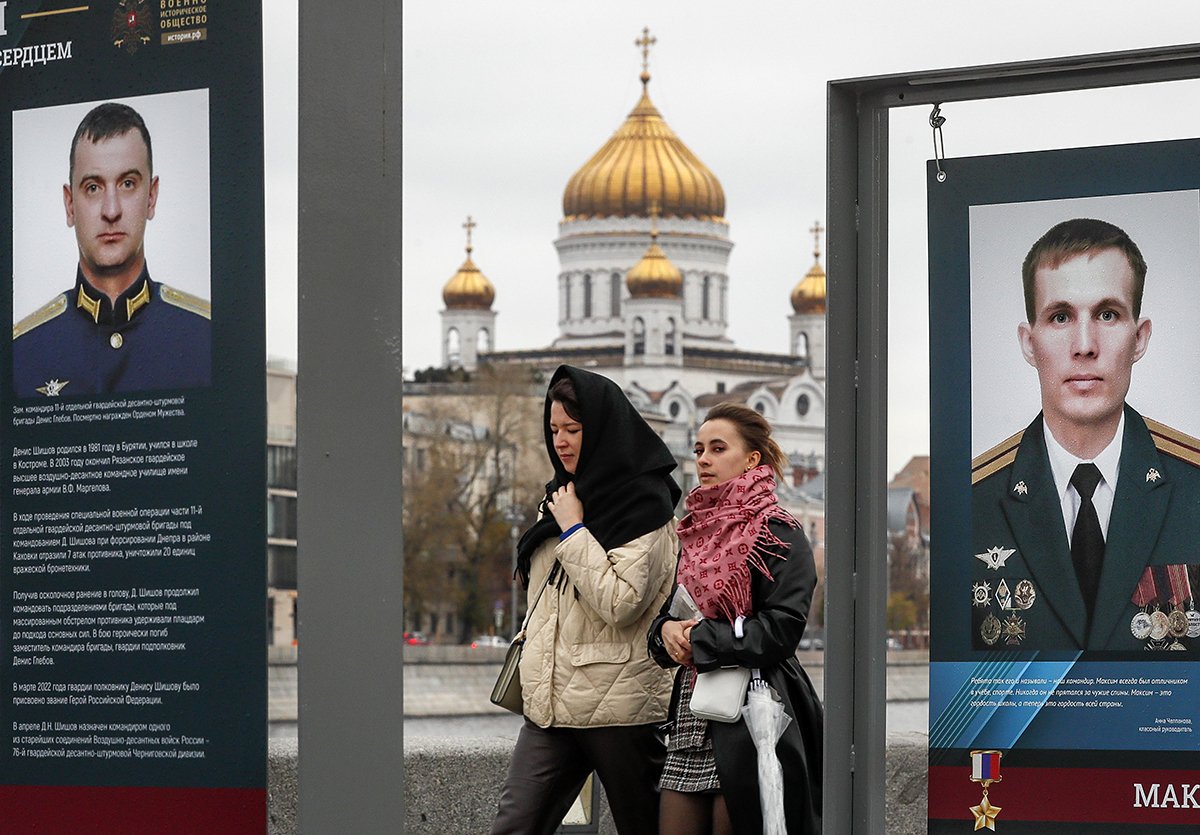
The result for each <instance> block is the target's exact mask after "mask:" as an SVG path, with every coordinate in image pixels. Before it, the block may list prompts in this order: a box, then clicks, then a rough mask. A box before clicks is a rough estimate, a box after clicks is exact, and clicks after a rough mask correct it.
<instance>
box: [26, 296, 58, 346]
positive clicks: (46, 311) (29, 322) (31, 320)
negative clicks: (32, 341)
mask: <svg viewBox="0 0 1200 835" xmlns="http://www.w3.org/2000/svg"><path fill="white" fill-rule="evenodd" d="M66 309H67V294H66V293H59V294H58V295H57V296H55V297H54V298H53V299H51V300H50V301H48V302H46V303H45V304H44V305H42V306H41V307H39V308H38V309H37V310H35V311H33V313H30V314H29V315H28V316H26V317H25V318H24V319H22V320H21V321H20V322H17V323H16V324H15V325H13V339H16V338H17V337H18V336H23V335H24V334H27V333H29V332H30V331H31V330H33V329H34V328H36V327H37V326H38V325H44V324H46V323H47V322H49V321H50V320H51V319H53V318H54V317H55V316H58V315H59V314H60V313H62V312H63V311H64V310H66Z"/></svg>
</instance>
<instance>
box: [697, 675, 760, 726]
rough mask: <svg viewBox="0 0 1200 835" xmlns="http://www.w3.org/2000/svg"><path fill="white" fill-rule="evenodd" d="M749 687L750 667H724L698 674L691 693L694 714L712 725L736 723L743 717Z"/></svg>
mask: <svg viewBox="0 0 1200 835" xmlns="http://www.w3.org/2000/svg"><path fill="white" fill-rule="evenodd" d="M749 686H750V668H749V667H722V668H721V669H719V670H709V671H708V672H707V673H698V674H697V675H696V687H695V689H693V690H692V702H691V709H692V713H694V714H695V715H696V716H699V717H700V718H701V719H708V720H709V721H711V722H736V721H738V720H739V719H741V718H742V705H744V704H745V703H746V689H747V688H748V687H749Z"/></svg>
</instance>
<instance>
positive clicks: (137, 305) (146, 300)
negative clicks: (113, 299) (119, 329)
mask: <svg viewBox="0 0 1200 835" xmlns="http://www.w3.org/2000/svg"><path fill="white" fill-rule="evenodd" d="M148 304H150V281H149V279H142V289H140V290H138V291H137V292H136V293H134V294H133V295H132V296H129V297H128V298H126V299H125V319H126V321H132V320H133V314H135V313H137V312H138V311H139V310H140V309H141V308H143V307H145V306H146V305H148Z"/></svg>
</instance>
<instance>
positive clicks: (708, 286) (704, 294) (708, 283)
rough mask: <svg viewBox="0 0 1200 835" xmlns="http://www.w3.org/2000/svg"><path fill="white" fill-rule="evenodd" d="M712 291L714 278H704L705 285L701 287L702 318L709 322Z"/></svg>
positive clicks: (707, 276)
mask: <svg viewBox="0 0 1200 835" xmlns="http://www.w3.org/2000/svg"><path fill="white" fill-rule="evenodd" d="M711 290H712V276H709V275H706V276H704V283H703V284H702V285H701V287H700V318H701V319H703V320H704V321H706V322H707V321H708V294H709V292H710V291H711Z"/></svg>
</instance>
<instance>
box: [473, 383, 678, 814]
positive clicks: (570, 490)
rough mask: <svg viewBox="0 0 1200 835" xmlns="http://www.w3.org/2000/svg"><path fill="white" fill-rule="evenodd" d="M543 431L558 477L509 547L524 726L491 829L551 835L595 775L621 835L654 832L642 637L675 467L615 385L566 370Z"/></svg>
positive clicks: (674, 491)
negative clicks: (514, 563)
mask: <svg viewBox="0 0 1200 835" xmlns="http://www.w3.org/2000/svg"><path fill="white" fill-rule="evenodd" d="M544 429H545V435H546V450H547V453H548V454H549V457H550V462H551V464H552V465H553V466H554V478H553V479H552V480H551V481H550V482H549V483H548V484H547V485H546V498H545V500H544V501H543V502H542V505H541V507H540V508H539V510H540V511H541V513H540V515H539V519H538V521H537V522H536V523H534V525H533V526H532V527H531V528H530V529H529V530H528V531H526V532H525V535H524V536H523V537H522V538H521V542H520V544H519V545H518V568H517V571H518V573H519V575H520V576H521V578H522V580H523V581H524V583H525V585H526V588H527V590H528V597H527V606H528V607H529V608H530V616H529V624H528V627H527V628H526V643H525V649H524V652H523V654H522V657H521V666H520V670H521V689H522V696H523V698H524V703H525V705H524V707H525V710H524V713H525V723H524V725H523V726H522V727H521V731H520V734H519V735H518V737H517V744H516V747H515V748H514V750H513V757H512V762H511V764H510V766H509V772H508V777H507V779H506V780H505V783H504V788H503V790H502V791H501V794H500V800H499V803H498V810H497V815H496V820H495V822H494V824H493V825H492V833H493V835H500V833H513V835H515V833H521V835H527V834H528V833H533V835H537V833H547V834H548V833H552V832H554V830H555V829H556V828H557V827H558V825H559V824H560V823H561V822H562V819H563V816H564V815H565V814H566V812H567V810H568V809H569V808H570V806H571V803H572V802H573V801H574V799H575V797H576V796H577V795H578V794H579V790H580V788H581V787H582V786H583V783H584V780H585V779H586V778H587V776H588V774H590V773H591V772H592V771H593V770H594V771H595V772H596V773H597V774H598V776H599V778H600V781H601V782H602V783H603V784H604V790H605V794H606V795H607V797H608V802H609V806H610V808H611V809H612V813H613V821H614V823H615V824H616V827H617V831H618V832H620V833H621V835H641V833H646V835H650V833H656V832H657V831H658V792H657V788H656V786H657V782H658V778H659V774H660V773H661V771H662V765H663V760H664V758H665V750H664V747H663V742H662V740H661V738H660V736H659V733H658V726H659V725H661V724H662V722H663V721H664V720H665V719H666V716H667V707H668V703H669V702H670V698H671V684H672V681H671V674H670V672H668V671H666V670H662V669H660V668H659V666H658V665H657V664H655V663H654V661H653V660H652V659H651V658H650V657H649V655H648V653H647V651H646V642H645V636H646V631H647V629H648V628H649V626H650V622H651V621H653V620H654V618H655V616H656V614H657V613H658V610H659V608H660V606H661V605H662V603H663V601H664V600H666V597H667V595H668V594H669V593H670V591H671V589H672V587H673V585H674V576H675V559H676V554H677V551H678V539H677V538H676V535H675V519H674V508H675V504H676V503H677V502H678V501H679V497H680V489H679V487H678V485H677V484H676V483H675V480H674V479H673V478H672V477H671V475H670V472H671V470H673V469H674V468H675V459H674V457H673V456H672V455H671V453H670V452H669V451H668V449H667V447H666V445H665V444H663V442H662V440H661V439H660V438H659V437H658V435H656V434H655V432H654V430H653V429H651V428H650V427H649V425H647V424H646V422H645V421H644V420H643V419H642V417H641V416H640V415H639V414H638V412H637V410H636V409H634V407H633V406H632V404H630V402H629V400H628V399H627V398H626V397H625V394H624V393H623V392H622V391H621V389H620V388H619V387H618V386H617V385H616V384H615V383H613V382H612V381H611V380H608V379H607V378H605V377H601V376H599V375H597V374H592V373H591V372H588V371H583V370H581V369H578V368H572V367H571V366H566V365H564V366H560V367H559V369H558V370H557V371H555V373H554V376H553V377H552V378H551V381H550V388H549V391H548V392H547V394H546V409H545V421H544ZM543 588H544V591H542V590H543ZM539 592H541V594H540V597H539Z"/></svg>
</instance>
